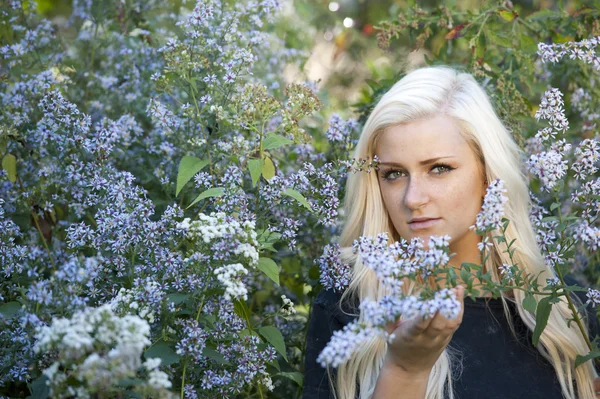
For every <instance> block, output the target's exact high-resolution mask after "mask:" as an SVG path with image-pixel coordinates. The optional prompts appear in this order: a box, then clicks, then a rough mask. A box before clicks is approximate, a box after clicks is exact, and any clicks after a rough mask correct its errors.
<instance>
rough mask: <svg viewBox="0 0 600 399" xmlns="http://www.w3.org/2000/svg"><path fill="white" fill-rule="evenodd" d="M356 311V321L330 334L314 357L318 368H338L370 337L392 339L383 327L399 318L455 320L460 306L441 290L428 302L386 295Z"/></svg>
mask: <svg viewBox="0 0 600 399" xmlns="http://www.w3.org/2000/svg"><path fill="white" fill-rule="evenodd" d="M360 309H361V318H360V319H359V320H355V321H353V322H352V323H350V324H348V325H346V326H345V327H344V328H343V329H342V330H338V331H335V332H334V333H333V336H332V338H331V340H330V341H329V342H328V343H327V345H326V346H325V348H324V349H323V351H322V352H321V353H320V354H319V356H318V358H317V361H318V362H319V363H320V364H321V366H323V367H327V366H331V367H338V366H339V365H341V364H343V363H345V362H347V361H348V360H349V359H350V358H351V357H352V355H353V354H354V352H355V351H356V350H357V349H358V348H359V347H360V346H361V345H362V344H363V343H364V342H365V341H366V340H367V339H369V338H372V337H373V336H377V335H379V336H381V337H383V338H385V339H387V340H390V341H391V340H393V339H394V338H395V336H394V334H389V333H387V332H386V330H385V326H386V325H387V323H390V322H394V321H396V320H397V318H398V317H399V316H402V317H403V318H404V319H411V318H414V317H423V318H430V317H433V316H434V315H435V314H436V313H437V312H438V311H439V312H440V314H442V315H444V317H446V318H448V319H455V318H456V317H458V315H459V314H460V309H461V305H460V303H459V302H458V300H457V298H456V295H455V294H454V293H453V292H452V291H451V290H449V289H442V290H441V291H438V292H436V293H435V296H434V297H433V298H432V299H430V300H421V299H419V298H418V297H416V296H407V297H403V298H400V297H396V296H393V297H389V296H386V297H383V298H382V299H381V300H380V301H379V302H375V301H371V300H365V301H363V302H362V303H361V304H360Z"/></svg>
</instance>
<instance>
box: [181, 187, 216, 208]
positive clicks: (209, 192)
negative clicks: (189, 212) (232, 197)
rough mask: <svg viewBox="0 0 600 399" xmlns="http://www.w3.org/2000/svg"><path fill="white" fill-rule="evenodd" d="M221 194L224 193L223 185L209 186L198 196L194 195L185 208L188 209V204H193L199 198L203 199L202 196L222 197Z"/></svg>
mask: <svg viewBox="0 0 600 399" xmlns="http://www.w3.org/2000/svg"><path fill="white" fill-rule="evenodd" d="M223 195H225V189H224V188H223V187H212V188H209V189H208V190H206V191H203V192H202V193H201V194H200V195H199V196H197V197H196V199H195V200H194V201H193V202H192V203H191V204H189V205H188V207H187V208H185V209H188V208H189V207H190V206H192V205H194V204H195V203H197V202H198V201H200V200H203V199H204V198H209V197H222V196H223Z"/></svg>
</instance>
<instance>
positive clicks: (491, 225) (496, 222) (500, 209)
mask: <svg viewBox="0 0 600 399" xmlns="http://www.w3.org/2000/svg"><path fill="white" fill-rule="evenodd" d="M506 191H507V190H506V189H505V188H504V182H503V181H502V180H500V179H496V180H494V181H493V182H491V183H490V184H489V186H488V188H487V191H486V193H485V197H484V198H483V205H482V206H481V211H480V212H479V213H478V214H477V217H476V219H475V224H474V225H473V226H471V227H470V229H475V231H477V232H478V234H479V233H483V232H487V231H490V230H500V229H502V218H503V217H504V204H505V203H506V201H508V198H507V197H505V196H504V193H505V192H506Z"/></svg>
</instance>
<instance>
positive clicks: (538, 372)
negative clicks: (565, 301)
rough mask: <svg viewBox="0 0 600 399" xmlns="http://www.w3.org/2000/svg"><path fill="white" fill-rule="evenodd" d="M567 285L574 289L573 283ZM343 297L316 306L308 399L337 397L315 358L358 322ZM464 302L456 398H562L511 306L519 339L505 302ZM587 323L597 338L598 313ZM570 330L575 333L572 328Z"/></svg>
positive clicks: (454, 344) (329, 296) (324, 296)
mask: <svg viewBox="0 0 600 399" xmlns="http://www.w3.org/2000/svg"><path fill="white" fill-rule="evenodd" d="M566 282H567V283H568V284H569V285H575V284H576V282H575V281H574V280H572V279H569V280H567V281H566ZM576 295H577V296H579V298H580V299H581V300H582V302H583V303H585V301H586V300H587V298H586V295H585V292H577V293H576ZM340 297H341V294H336V293H334V292H332V291H325V290H323V291H321V292H320V293H319V294H318V295H317V297H316V299H315V301H314V306H313V308H312V313H311V317H310V321H309V326H308V336H307V345H306V359H305V378H304V395H303V398H304V399H309V398H310V399H313V398H319V399H324V398H327V399H328V398H333V394H332V393H331V390H330V387H329V380H328V376H327V371H326V369H324V368H322V367H321V366H320V365H319V364H318V363H317V362H316V359H317V356H318V355H319V353H320V352H321V350H322V349H323V348H324V347H325V345H326V344H327V343H328V342H329V339H330V338H331V336H332V334H333V332H334V331H335V330H340V329H342V328H343V327H344V326H345V325H346V324H348V323H350V322H351V321H352V320H354V317H352V316H349V315H345V314H343V313H342V312H340V310H339V307H338V302H339V299H340ZM464 303H465V311H464V315H463V320H462V323H461V325H460V327H459V328H458V329H457V330H456V332H455V333H454V336H453V337H452V340H451V341H450V345H449V346H450V347H451V348H454V349H456V350H458V352H459V355H458V356H459V358H462V364H463V369H462V374H461V375H456V374H454V394H455V398H457V399H480V398H485V399H496V398H497V399H508V398H510V399H513V398H515V399H517V398H527V399H529V398H544V399H562V397H563V396H562V390H561V388H560V384H559V383H558V379H557V378H556V372H555V371H554V367H552V365H551V364H550V363H549V362H548V361H547V360H546V359H544V358H543V357H542V356H541V354H540V353H539V351H538V350H537V349H536V348H535V347H534V346H533V345H532V343H531V332H530V331H529V329H528V328H527V326H525V324H524V323H523V321H522V320H521V318H520V317H519V316H518V312H517V309H516V306H515V305H514V304H513V303H511V302H508V301H507V303H508V306H509V309H510V313H511V315H512V320H513V324H514V327H515V332H516V333H517V337H518V339H515V337H514V335H513V334H512V332H511V330H510V327H509V325H508V322H507V320H506V316H505V315H504V309H503V306H502V300H501V299H483V298H477V299H476V301H475V302H473V301H472V299H471V298H466V299H465V302H464ZM356 305H357V304H354V307H353V308H350V307H349V308H348V309H346V308H345V309H344V310H345V311H346V312H348V310H350V311H352V313H358V311H353V310H354V309H355V307H356ZM588 321H589V323H588V325H589V327H590V336H591V338H592V339H593V337H594V336H596V335H597V334H599V331H600V329H599V328H598V319H597V318H596V315H595V312H593V311H590V312H588ZM571 327H572V328H577V326H576V325H575V324H574V323H573V324H572V325H571ZM455 352H456V351H455ZM356 397H358V394H357V396H356Z"/></svg>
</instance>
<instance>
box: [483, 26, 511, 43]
mask: <svg viewBox="0 0 600 399" xmlns="http://www.w3.org/2000/svg"><path fill="white" fill-rule="evenodd" d="M485 35H486V36H487V39H488V40H489V41H490V42H492V43H494V44H497V45H498V46H502V47H512V46H513V43H512V40H511V39H510V38H509V37H508V36H506V35H505V34H504V33H500V32H496V31H495V30H493V29H486V30H485Z"/></svg>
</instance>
